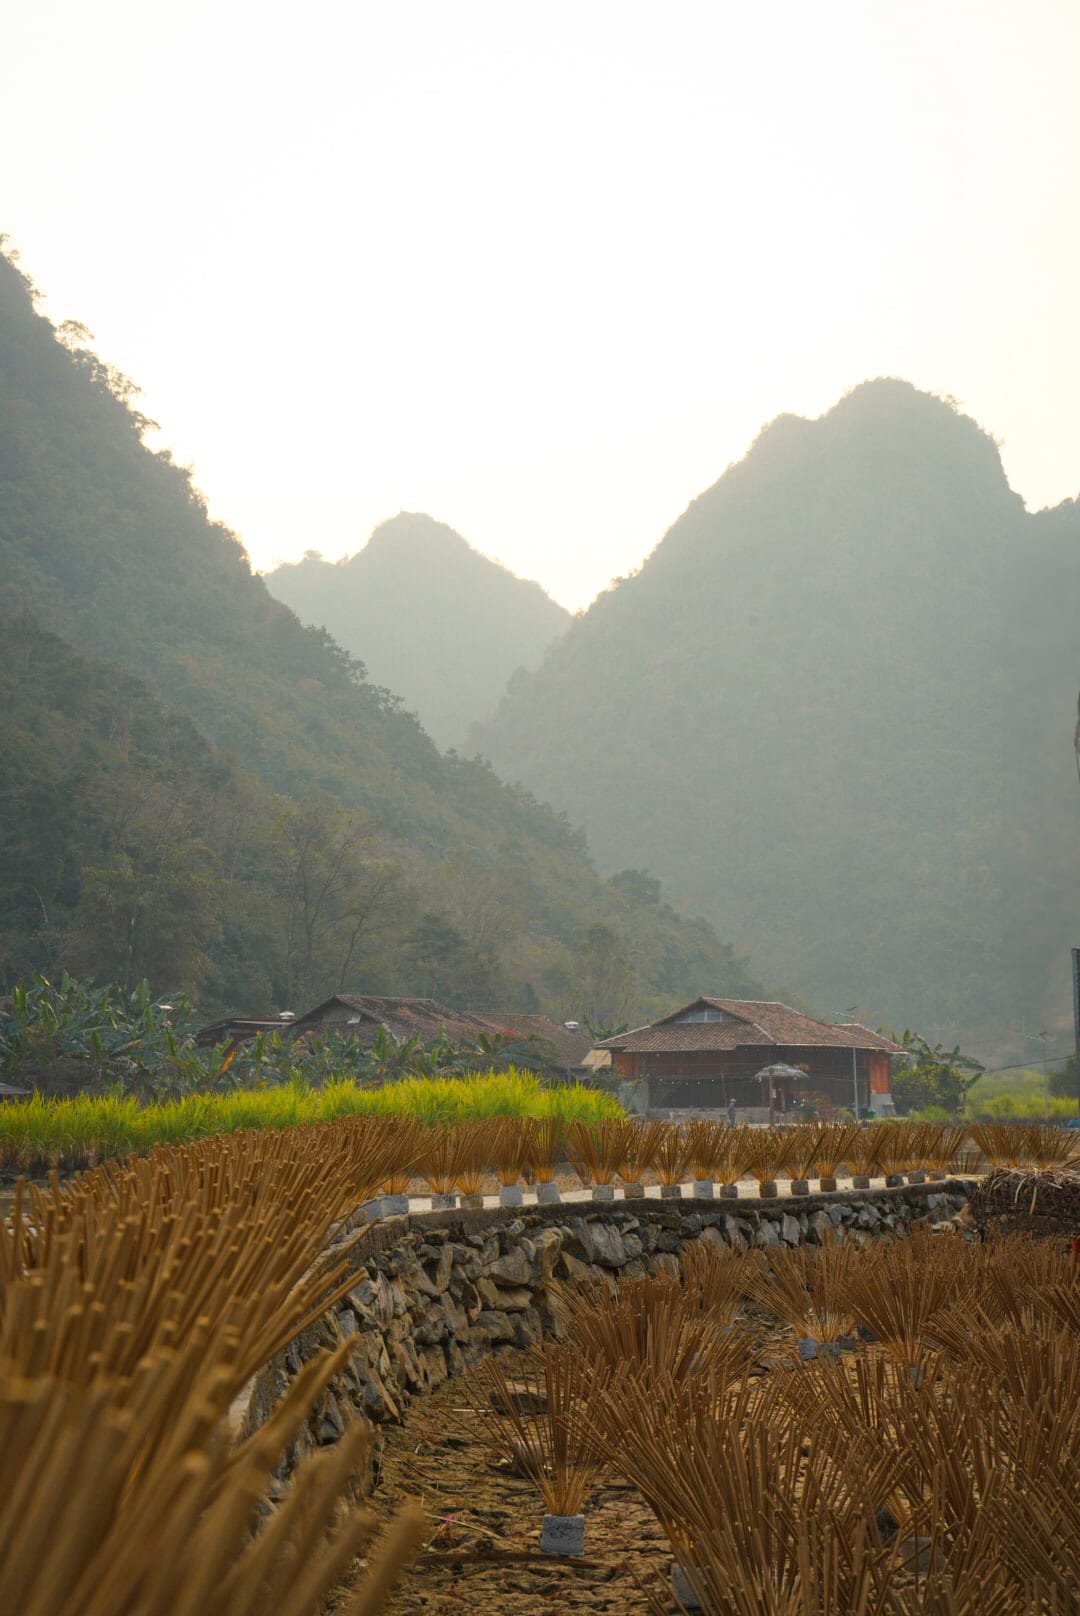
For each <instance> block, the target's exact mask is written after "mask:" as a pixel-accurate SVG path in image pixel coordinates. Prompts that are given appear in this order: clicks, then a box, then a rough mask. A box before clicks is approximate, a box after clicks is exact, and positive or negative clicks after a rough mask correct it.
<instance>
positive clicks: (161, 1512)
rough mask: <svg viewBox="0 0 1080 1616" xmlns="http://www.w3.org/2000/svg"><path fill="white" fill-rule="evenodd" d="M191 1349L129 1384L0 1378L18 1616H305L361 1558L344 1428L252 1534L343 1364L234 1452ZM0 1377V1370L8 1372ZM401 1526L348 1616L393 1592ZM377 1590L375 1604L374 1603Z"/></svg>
mask: <svg viewBox="0 0 1080 1616" xmlns="http://www.w3.org/2000/svg"><path fill="white" fill-rule="evenodd" d="M204 1345H205V1343H204V1342H203V1341H201V1340H200V1339H199V1338H198V1337H197V1336H196V1337H193V1338H192V1340H191V1341H190V1342H189V1343H188V1345H187V1346H186V1347H185V1348H184V1349H182V1351H181V1352H180V1353H179V1354H177V1353H154V1354H151V1355H149V1356H147V1357H146V1358H144V1359H143V1361H142V1363H141V1365H140V1366H139V1369H138V1371H137V1373H136V1374H135V1376H134V1377H133V1379H132V1381H131V1382H127V1381H121V1382H116V1381H112V1380H110V1379H108V1378H105V1377H99V1378H97V1379H96V1380H95V1381H94V1382H93V1383H87V1382H85V1381H84V1382H82V1383H78V1384H74V1383H71V1382H67V1383H65V1382H62V1381H58V1380H56V1379H55V1378H53V1377H51V1376H43V1377H32V1378H25V1377H22V1376H16V1375H9V1374H4V1375H3V1376H2V1379H0V1448H2V1451H3V1452H4V1456H5V1463H6V1464H7V1465H10V1466H11V1471H10V1476H9V1484H8V1485H7V1486H6V1487H5V1489H4V1495H3V1498H2V1500H0V1562H2V1563H3V1566H4V1576H5V1587H6V1588H7V1589H8V1590H9V1591H10V1592H11V1593H12V1594H14V1593H15V1591H16V1590H17V1592H18V1608H19V1611H20V1612H21V1613H22V1616H121V1613H126V1612H129V1611H138V1612H139V1613H140V1616H261V1613H262V1612H265V1611H266V1610H273V1611H274V1612H275V1613H278V1616H316V1612H317V1610H318V1608H319V1606H320V1605H321V1603H322V1600H323V1598H324V1597H325V1595H326V1594H327V1593H328V1592H329V1590H330V1588H331V1587H332V1586H333V1585H334V1584H335V1583H336V1582H337V1581H338V1580H339V1579H340V1577H341V1575H342V1574H343V1572H344V1571H345V1569H346V1567H347V1566H348V1565H349V1563H350V1562H351V1561H352V1560H353V1558H354V1557H355V1556H356V1554H357V1553H358V1552H360V1551H361V1550H362V1549H363V1548H364V1547H365V1546H366V1544H367V1543H368V1540H369V1539H370V1537H371V1534H372V1528H373V1525H374V1517H373V1516H372V1515H371V1514H370V1513H369V1512H366V1511H356V1510H349V1511H348V1512H347V1513H346V1514H345V1517H344V1519H341V1518H340V1516H341V1500H342V1496H343V1494H344V1493H345V1492H346V1491H347V1489H348V1485H349V1481H350V1477H351V1476H352V1475H353V1473H354V1472H355V1471H356V1469H357V1467H358V1466H359V1465H360V1464H361V1463H362V1461H363V1460H364V1458H365V1455H366V1451H367V1449H368V1447H369V1445H370V1440H371V1432H370V1428H369V1427H367V1426H366V1425H365V1424H359V1425H356V1426H353V1427H352V1428H350V1429H349V1430H348V1431H346V1433H345V1435H344V1437H343V1438H342V1439H341V1440H340V1442H338V1443H337V1444H336V1445H335V1447H334V1448H332V1449H328V1450H325V1451H323V1452H321V1453H319V1454H317V1455H315V1456H314V1457H313V1458H312V1459H309V1460H308V1461H307V1462H306V1463H304V1464H303V1465H302V1466H301V1467H300V1469H299V1470H298V1472H297V1474H296V1476H295V1478H294V1480H293V1484H292V1486H291V1488H290V1489H289V1491H288V1493H287V1494H286V1495H285V1497H284V1498H283V1499H282V1501H281V1502H280V1504H278V1505H277V1506H276V1507H275V1509H274V1511H273V1513H272V1515H271V1516H270V1518H269V1519H268V1520H267V1521H266V1522H265V1524H264V1525H263V1526H262V1528H261V1529H260V1530H256V1531H253V1530H252V1528H253V1526H254V1523H255V1519H256V1515H257V1512H258V1510H259V1506H260V1503H261V1501H262V1499H263V1498H264V1496H265V1493H266V1490H267V1488H268V1486H269V1483H270V1480H271V1476H272V1474H273V1470H274V1467H275V1466H276V1464H277V1463H278V1461H279V1460H280V1457H281V1453H282V1450H283V1449H284V1447H285V1446H286V1444H287V1443H288V1442H289V1441H291V1440H292V1439H293V1438H294V1437H295V1435H296V1433H297V1432H298V1430H299V1428H300V1425H301V1424H302V1423H303V1421H304V1419H305V1418H306V1416H307V1413H308V1410H309V1408H310V1406H311V1404H312V1402H313V1401H314V1399H315V1398H316V1397H317V1396H318V1394H319V1392H320V1391H321V1390H322V1388H323V1387H324V1386H325V1385H326V1384H327V1382H328V1381H329V1379H330V1377H331V1376H332V1375H333V1374H334V1373H336V1372H338V1371H339V1370H340V1368H341V1367H342V1364H343V1362H344V1360H345V1349H342V1350H341V1351H339V1352H338V1353H336V1354H327V1355H326V1356H325V1357H323V1358H321V1359H319V1360H316V1361H313V1362H312V1363H309V1364H308V1365H306V1366H305V1368H304V1369H303V1370H302V1371H301V1374H300V1375H299V1376H298V1377H297V1379H296V1381H295V1382H294V1383H293V1386H292V1387H291V1388H290V1390H289V1392H288V1394H287V1395H286V1397H285V1399H284V1400H283V1402H282V1404H281V1405H280V1406H279V1407H278V1409H277V1410H276V1411H275V1412H274V1413H273V1414H272V1415H271V1417H270V1419H269V1420H268V1421H267V1423H266V1424H265V1425H264V1426H263V1427H262V1429H261V1430H260V1431H259V1432H258V1433H256V1435H255V1436H254V1437H252V1438H251V1439H250V1440H249V1441H248V1442H246V1443H245V1444H244V1445H243V1446H242V1447H241V1448H240V1449H238V1450H231V1449H230V1448H229V1445H228V1443H227V1442H226V1441H225V1440H223V1436H222V1431H221V1426H222V1420H223V1417H224V1413H225V1410H226V1407H227V1402H228V1390H227V1378H225V1379H223V1378H222V1377H220V1376H218V1375H215V1374H214V1373H213V1372H212V1371H207V1370H205V1369H204V1370H202V1371H200V1370H199V1369H198V1367H197V1366H195V1367H193V1366H192V1365H191V1364H190V1363H189V1362H187V1361H186V1360H189V1359H191V1358H192V1357H200V1358H201V1354H202V1352H203V1348H204ZM5 1367H6V1366H5ZM421 1529H422V1528H421V1521H420V1518H419V1512H418V1511H417V1510H415V1509H412V1508H410V1509H407V1510H406V1511H403V1512H402V1513H401V1514H400V1515H399V1518H398V1521H397V1523H396V1525H395V1527H394V1528H393V1529H392V1533H391V1537H390V1539H389V1540H388V1541H387V1543H386V1545H385V1547H384V1549H383V1550H382V1551H381V1553H380V1554H379V1556H378V1558H377V1562H376V1564H374V1565H373V1566H372V1568H371V1571H370V1572H369V1575H368V1577H367V1578H365V1579H364V1582H363V1583H362V1584H361V1586H360V1587H359V1588H358V1589H357V1591H356V1593H355V1595H354V1596H353V1597H352V1599H351V1600H350V1601H349V1603H348V1605H347V1606H346V1607H344V1608H345V1609H346V1610H347V1611H348V1612H349V1613H350V1616H374V1612H375V1611H377V1610H380V1609H382V1608H383V1605H384V1603H385V1592H386V1591H387V1589H388V1586H389V1581H390V1577H391V1575H392V1574H393V1573H395V1572H396V1571H397V1570H398V1569H399V1568H400V1566H401V1565H402V1564H404V1563H405V1562H406V1561H407V1560H408V1559H410V1558H412V1557H413V1555H414V1554H415V1553H416V1552H417V1551H418V1549H419V1547H420V1541H421ZM380 1589H381V1592H380Z"/></svg>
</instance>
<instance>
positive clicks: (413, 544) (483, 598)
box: [266, 511, 570, 746]
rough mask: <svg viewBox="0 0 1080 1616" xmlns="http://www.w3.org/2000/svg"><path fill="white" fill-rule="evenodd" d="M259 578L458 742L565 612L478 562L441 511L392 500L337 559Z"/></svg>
mask: <svg viewBox="0 0 1080 1616" xmlns="http://www.w3.org/2000/svg"><path fill="white" fill-rule="evenodd" d="M266 584H267V588H268V589H269V590H270V593H271V594H272V595H274V596H275V597H276V598H277V599H278V600H281V601H284V602H285V604H286V606H291V607H292V609H293V611H294V612H295V613H296V615H297V617H299V619H300V621H301V622H302V623H314V624H316V625H317V626H318V627H320V628H325V629H326V631H327V632H328V633H329V634H331V635H333V637H334V639H335V640H336V641H337V643H338V644H339V645H342V646H344V647H345V649H346V651H351V652H352V653H353V655H354V656H358V657H360V658H361V659H362V661H363V662H364V664H365V666H366V667H367V670H368V674H369V676H370V677H371V678H372V679H374V680H375V681H376V682H377V683H378V684H381V685H386V686H388V687H389V689H391V690H393V691H395V692H396V694H397V695H399V696H400V697H401V699H402V700H403V702H404V703H405V705H406V707H408V708H409V709H410V710H411V711H414V712H416V713H417V714H418V716H419V718H420V721H421V723H422V724H423V726H424V728H425V729H426V730H427V731H428V733H429V734H430V735H431V736H432V737H433V738H434V739H435V740H436V741H437V742H438V744H439V745H440V746H458V745H460V744H461V742H462V741H463V740H464V738H465V735H466V733H467V731H468V728H469V725H470V724H471V723H472V722H473V720H474V719H475V718H476V717H477V715H478V714H485V715H486V714H488V713H490V712H493V711H494V710H495V707H496V705H497V704H498V701H499V698H500V697H501V695H502V693H503V690H504V689H505V688H506V682H507V680H508V679H509V677H510V675H511V674H512V673H513V672H514V671H515V669H517V668H519V667H524V668H531V667H534V666H535V665H536V664H537V663H538V662H539V661H540V658H541V657H542V655H543V653H544V651H545V650H546V649H547V647H548V646H549V645H550V644H551V642H552V641H553V640H554V639H556V638H557V637H558V636H559V635H560V634H562V633H564V632H565V630H566V629H567V627H568V626H569V623H570V614H569V612H567V611H565V610H564V609H563V608H562V607H561V606H557V605H556V604H555V602H554V601H553V600H552V599H551V598H550V597H549V596H548V595H546V594H545V593H544V591H543V590H542V589H541V587H540V585H539V584H535V583H528V582H526V581H525V580H524V579H522V578H516V577H515V576H514V574H513V573H512V572H508V571H507V570H506V568H505V567H501V566H499V564H498V563H497V562H495V561H489V560H488V559H487V557H486V556H482V555H480V554H479V552H478V551H476V550H474V549H473V548H472V546H471V545H469V544H467V543H466V541H465V540H464V539H463V538H462V537H461V535H460V534H459V533H455V532H454V530H453V529H452V528H449V527H446V526H445V525H444V524H443V523H442V522H435V521H432V519H431V517H430V516H422V515H417V514H413V513H411V512H405V511H403V512H402V513H401V514H400V515H399V516H395V517H394V518H393V519H392V520H391V521H389V522H383V523H382V524H381V525H380V526H379V527H377V528H376V529H375V531H374V533H373V534H372V535H371V537H370V539H369V540H368V542H367V544H366V545H365V546H364V548H363V549H362V550H358V551H357V553H356V554H355V555H353V556H350V557H349V558H348V559H347V560H342V561H338V562H330V561H324V560H323V558H322V557H321V556H320V555H318V554H317V553H316V552H315V551H309V552H308V554H307V555H306V556H305V557H304V559H303V561H299V562H296V563H295V564H285V565H282V566H280V567H277V568H276V569H275V570H274V571H273V572H271V573H268V574H267V575H266Z"/></svg>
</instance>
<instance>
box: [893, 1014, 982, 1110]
mask: <svg viewBox="0 0 1080 1616" xmlns="http://www.w3.org/2000/svg"><path fill="white" fill-rule="evenodd" d="M900 1042H901V1043H902V1044H903V1045H904V1046H905V1047H906V1048H907V1049H909V1050H910V1051H911V1055H912V1057H913V1058H909V1059H908V1060H907V1061H905V1062H903V1063H901V1061H900V1057H897V1064H896V1066H895V1067H894V1070H893V1073H892V1077H891V1080H890V1083H891V1088H892V1096H893V1099H894V1100H895V1102H896V1109H897V1110H898V1111H900V1112H907V1111H921V1110H923V1109H924V1108H925V1107H927V1106H936V1107H939V1108H940V1109H941V1110H943V1111H947V1112H948V1113H949V1115H950V1116H954V1117H956V1116H960V1114H961V1113H962V1112H963V1109H964V1105H965V1103H966V1101H967V1092H968V1089H969V1088H970V1087H971V1085H972V1083H974V1082H975V1079H976V1078H977V1077H978V1076H979V1073H980V1072H982V1071H983V1070H984V1068H983V1067H982V1066H981V1065H980V1063H979V1062H978V1061H977V1060H972V1059H971V1057H970V1056H967V1055H962V1054H961V1053H960V1049H959V1046H957V1047H956V1048H954V1049H950V1050H946V1049H945V1048H944V1047H943V1045H941V1044H934V1045H933V1046H931V1045H930V1044H928V1043H927V1041H926V1039H925V1038H923V1037H922V1035H921V1034H920V1033H913V1032H908V1031H905V1032H904V1034H903V1036H902V1038H901V1039H900Z"/></svg>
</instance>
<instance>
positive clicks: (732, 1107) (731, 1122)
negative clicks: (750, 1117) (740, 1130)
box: [727, 1100, 737, 1128]
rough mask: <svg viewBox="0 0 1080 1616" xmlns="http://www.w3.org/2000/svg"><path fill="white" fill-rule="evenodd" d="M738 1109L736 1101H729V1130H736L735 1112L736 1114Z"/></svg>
mask: <svg viewBox="0 0 1080 1616" xmlns="http://www.w3.org/2000/svg"><path fill="white" fill-rule="evenodd" d="M736 1109H737V1108H736V1105H735V1101H734V1100H729V1101H728V1107H727V1120H728V1127H729V1128H734V1126H735V1112H736Z"/></svg>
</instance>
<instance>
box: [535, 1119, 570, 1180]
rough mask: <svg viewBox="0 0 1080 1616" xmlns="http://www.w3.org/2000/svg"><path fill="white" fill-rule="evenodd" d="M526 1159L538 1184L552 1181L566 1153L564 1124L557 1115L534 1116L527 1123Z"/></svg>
mask: <svg viewBox="0 0 1080 1616" xmlns="http://www.w3.org/2000/svg"><path fill="white" fill-rule="evenodd" d="M528 1138H529V1147H528V1161H529V1166H530V1168H531V1170H532V1174H533V1177H534V1178H535V1180H536V1182H537V1183H538V1184H551V1183H554V1180H555V1175H556V1173H557V1172H558V1170H559V1163H560V1162H561V1161H562V1160H563V1157H564V1156H565V1154H566V1124H565V1123H564V1122H563V1121H562V1119H561V1118H559V1117H539V1118H534V1119H533V1120H532V1121H531V1122H530V1123H529V1131H528Z"/></svg>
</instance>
